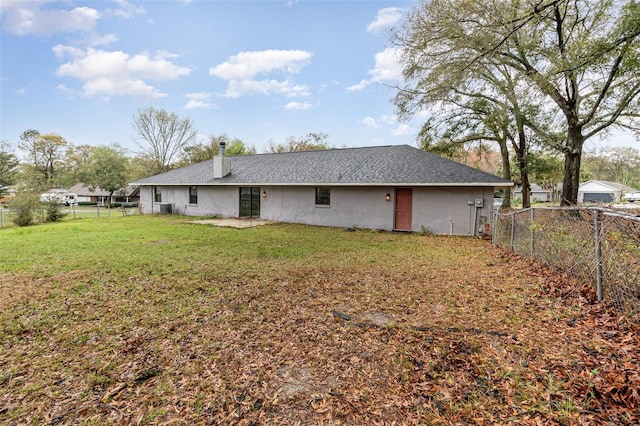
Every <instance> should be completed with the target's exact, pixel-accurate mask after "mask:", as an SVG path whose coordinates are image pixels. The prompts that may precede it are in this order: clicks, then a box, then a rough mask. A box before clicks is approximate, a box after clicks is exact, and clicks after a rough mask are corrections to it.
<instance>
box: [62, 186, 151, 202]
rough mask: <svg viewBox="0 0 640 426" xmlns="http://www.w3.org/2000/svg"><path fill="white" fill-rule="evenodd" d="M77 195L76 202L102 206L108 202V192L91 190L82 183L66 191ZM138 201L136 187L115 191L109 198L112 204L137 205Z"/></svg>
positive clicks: (97, 189)
mask: <svg viewBox="0 0 640 426" xmlns="http://www.w3.org/2000/svg"><path fill="white" fill-rule="evenodd" d="M67 192H72V193H76V194H78V202H88V203H97V204H104V203H108V202H109V191H105V190H104V189H102V188H100V187H96V188H93V190H92V189H91V188H90V187H89V186H88V185H85V184H84V183H78V184H75V185H73V186H72V187H71V188H69V189H68V190H67ZM138 201H140V195H139V188H138V187H137V186H132V185H128V186H126V187H125V188H123V189H121V190H119V191H115V192H114V193H113V196H112V197H111V202H112V203H137V202H138Z"/></svg>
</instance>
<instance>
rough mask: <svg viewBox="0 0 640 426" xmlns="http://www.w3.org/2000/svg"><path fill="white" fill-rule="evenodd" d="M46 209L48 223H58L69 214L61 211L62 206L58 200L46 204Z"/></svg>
mask: <svg viewBox="0 0 640 426" xmlns="http://www.w3.org/2000/svg"><path fill="white" fill-rule="evenodd" d="M45 208H46V211H47V221H48V222H56V221H58V220H60V219H62V218H63V217H65V216H66V215H67V214H68V213H63V212H62V210H61V209H60V204H59V203H58V201H57V200H51V201H48V202H46V203H45Z"/></svg>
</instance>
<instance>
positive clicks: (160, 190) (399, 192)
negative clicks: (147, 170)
mask: <svg viewBox="0 0 640 426" xmlns="http://www.w3.org/2000/svg"><path fill="white" fill-rule="evenodd" d="M220 153H221V155H218V156H216V157H215V158H214V159H213V160H209V161H205V162H201V163H197V164H193V165H190V166H187V167H183V168H180V169H176V170H172V171H169V172H166V173H162V174H159V175H156V176H151V177H148V178H145V179H141V180H138V181H136V182H133V183H132V184H131V185H138V186H139V187H140V211H141V213H143V214H149V213H162V212H173V213H178V214H183V215H191V216H204V215H220V216H222V217H257V218H261V219H267V220H273V221H278V222H289V223H303V224H311V225H323V226H335V227H354V226H355V227H358V228H368V229H381V230H388V231H391V230H401V231H429V232H433V233H437V234H451V235H477V234H479V233H481V232H486V231H487V230H488V229H489V228H488V226H489V225H488V224H489V222H490V220H491V219H490V216H491V215H490V209H491V207H492V201H493V193H494V190H495V189H496V188H498V187H508V186H512V183H511V182H510V181H508V180H505V179H502V178H500V177H498V176H495V175H492V174H489V173H485V172H482V171H480V170H477V169H474V168H472V167H468V166H465V165H463V164H460V163H457V162H454V161H451V160H448V159H445V158H442V157H439V156H437V155H434V154H431V153H428V152H425V151H422V150H419V149H417V148H413V147H411V146H408V145H399V146H379V147H366V148H347V149H331V150H324V151H305V152H287V153H277V154H256V155H246V156H236V157H226V156H225V155H224V145H223V144H221V147H220Z"/></svg>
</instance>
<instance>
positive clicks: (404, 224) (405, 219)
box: [394, 188, 411, 231]
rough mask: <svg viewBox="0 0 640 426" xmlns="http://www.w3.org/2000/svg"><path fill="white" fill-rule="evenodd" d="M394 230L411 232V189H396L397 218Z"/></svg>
mask: <svg viewBox="0 0 640 426" xmlns="http://www.w3.org/2000/svg"><path fill="white" fill-rule="evenodd" d="M394 229H397V230H399V231H411V188H398V189H396V217H395V225H394Z"/></svg>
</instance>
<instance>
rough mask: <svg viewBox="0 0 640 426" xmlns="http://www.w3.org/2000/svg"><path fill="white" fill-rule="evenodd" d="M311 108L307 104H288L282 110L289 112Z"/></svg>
mask: <svg viewBox="0 0 640 426" xmlns="http://www.w3.org/2000/svg"><path fill="white" fill-rule="evenodd" d="M312 106H313V105H311V103H309V102H289V103H288V104H286V105H285V106H284V108H285V109H290V110H306V109H311V107H312Z"/></svg>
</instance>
